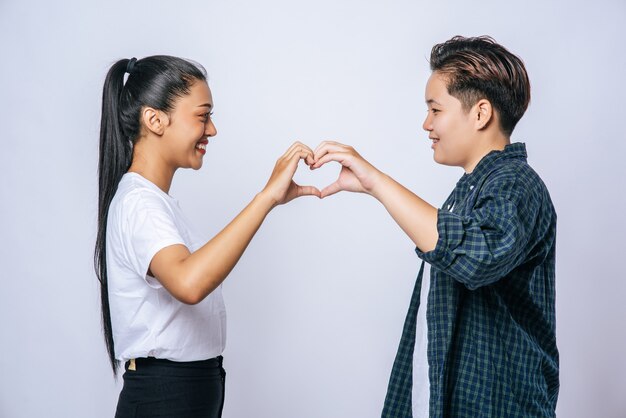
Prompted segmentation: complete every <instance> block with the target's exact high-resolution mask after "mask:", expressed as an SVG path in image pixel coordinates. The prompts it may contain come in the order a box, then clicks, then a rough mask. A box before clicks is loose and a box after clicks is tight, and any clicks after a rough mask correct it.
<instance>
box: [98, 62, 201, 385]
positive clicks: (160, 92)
mask: <svg viewBox="0 0 626 418" xmlns="http://www.w3.org/2000/svg"><path fill="white" fill-rule="evenodd" d="M127 72H128V73H129V75H128V79H127V80H126V82H124V77H125V74H126V73H127ZM198 80H200V81H206V72H205V70H204V68H202V66H200V65H199V64H196V63H194V62H191V61H187V60H184V59H182V58H177V57H170V56H165V55H156V56H152V57H146V58H143V59H141V60H136V59H135V58H133V59H132V60H128V59H122V60H119V61H117V62H116V63H115V64H113V66H112V67H111V69H110V70H109V72H108V73H107V76H106V79H105V81H104V88H103V91H102V118H101V122H100V154H99V161H98V190H99V194H98V234H97V237H96V248H95V252H94V266H95V270H96V275H97V276H98V281H99V282H100V300H101V305H102V328H103V331H104V339H105V343H106V347H107V352H108V354H109V360H110V362H111V367H112V368H113V375H114V376H117V368H118V365H119V362H118V361H117V360H116V359H115V345H114V341H113V329H112V326H111V310H110V307H109V293H108V284H107V283H108V276H107V259H106V257H107V254H106V230H107V218H108V214H109V206H110V205H111V201H112V200H113V196H115V192H116V191H117V186H118V184H119V182H120V180H121V179H122V176H123V175H124V173H126V172H127V171H128V168H129V167H130V164H131V162H132V152H133V151H132V150H133V144H134V143H135V142H136V141H137V140H138V139H139V136H140V133H141V121H140V115H141V109H142V108H143V107H152V108H154V109H158V110H162V111H164V112H169V111H171V110H172V109H173V107H174V102H175V101H176V99H177V98H179V97H182V96H184V95H186V94H189V91H190V88H191V86H192V85H193V83H195V82H196V81H198Z"/></svg>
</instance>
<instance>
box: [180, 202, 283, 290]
mask: <svg viewBox="0 0 626 418" xmlns="http://www.w3.org/2000/svg"><path fill="white" fill-rule="evenodd" d="M273 206H274V202H272V201H271V199H270V198H268V197H267V196H265V195H264V194H263V193H259V194H258V195H256V196H255V198H254V199H253V200H252V201H251V202H250V203H249V204H248V205H247V206H246V207H245V208H244V209H243V210H242V211H241V212H240V213H239V214H238V215H237V216H236V217H235V218H234V219H233V220H232V221H231V222H230V223H229V224H228V225H227V226H226V227H225V228H224V229H222V231H220V232H219V233H218V234H217V235H216V236H215V237H213V238H212V239H211V240H210V241H209V242H207V243H206V244H205V245H204V246H202V247H201V248H200V249H198V250H197V251H195V252H194V253H192V254H190V255H189V257H187V259H185V261H184V262H183V263H182V264H183V265H182V266H181V267H182V268H183V270H184V272H183V274H182V276H183V277H185V278H186V281H187V283H186V287H188V289H189V290H190V293H192V294H193V295H195V296H194V299H197V301H198V302H199V301H201V300H202V299H204V298H205V297H206V296H207V295H209V294H210V293H211V292H212V291H213V290H215V288H217V286H219V285H220V284H221V283H222V282H223V281H224V279H226V277H227V276H228V274H229V273H230V272H231V271H232V269H233V268H234V267H235V264H237V262H238V261H239V259H240V258H241V256H242V255H243V253H244V251H245V250H246V248H247V247H248V244H250V241H251V240H252V238H253V237H254V235H255V234H256V232H257V231H258V229H259V227H260V226H261V224H262V223H263V221H264V219H265V217H266V216H267V214H268V213H269V212H270V210H271V209H272V208H273Z"/></svg>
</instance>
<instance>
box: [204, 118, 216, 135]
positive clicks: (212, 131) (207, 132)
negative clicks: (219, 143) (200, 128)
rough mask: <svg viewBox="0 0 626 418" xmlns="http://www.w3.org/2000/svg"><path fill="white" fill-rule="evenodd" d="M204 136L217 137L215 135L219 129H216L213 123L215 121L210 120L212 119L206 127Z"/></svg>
mask: <svg viewBox="0 0 626 418" xmlns="http://www.w3.org/2000/svg"><path fill="white" fill-rule="evenodd" d="M204 134H205V135H206V136H215V135H217V128H216V127H215V124H214V123H213V121H212V120H210V119H209V121H208V122H207V123H206V124H205V125H204Z"/></svg>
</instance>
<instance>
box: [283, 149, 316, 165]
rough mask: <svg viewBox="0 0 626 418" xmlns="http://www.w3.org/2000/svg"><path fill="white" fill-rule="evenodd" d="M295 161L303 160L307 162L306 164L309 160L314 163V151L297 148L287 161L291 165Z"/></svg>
mask: <svg viewBox="0 0 626 418" xmlns="http://www.w3.org/2000/svg"><path fill="white" fill-rule="evenodd" d="M307 148H308V147H307ZM294 159H296V161H299V160H301V159H303V160H305V162H306V160H307V159H309V160H310V161H313V151H311V150H310V149H308V150H307V149H303V148H296V149H294V150H293V151H292V152H291V154H290V155H288V156H287V160H288V161H289V162H290V165H291V162H292V161H293V160H294ZM296 164H297V162H296Z"/></svg>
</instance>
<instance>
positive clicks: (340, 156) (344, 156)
mask: <svg viewBox="0 0 626 418" xmlns="http://www.w3.org/2000/svg"><path fill="white" fill-rule="evenodd" d="M349 157H350V154H348V153H347V152H331V153H328V154H326V155H324V156H323V157H322V158H320V159H319V160H316V162H315V164H313V165H312V166H311V168H312V169H316V168H320V167H321V166H323V165H324V164H326V163H328V162H330V161H335V162H338V163H339V164H341V165H343V166H348V164H346V162H347V161H348V159H349Z"/></svg>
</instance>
